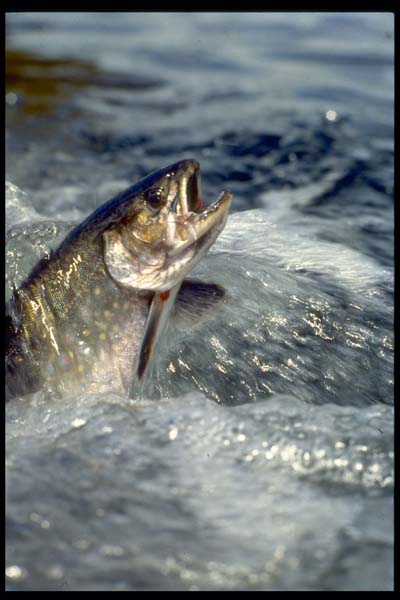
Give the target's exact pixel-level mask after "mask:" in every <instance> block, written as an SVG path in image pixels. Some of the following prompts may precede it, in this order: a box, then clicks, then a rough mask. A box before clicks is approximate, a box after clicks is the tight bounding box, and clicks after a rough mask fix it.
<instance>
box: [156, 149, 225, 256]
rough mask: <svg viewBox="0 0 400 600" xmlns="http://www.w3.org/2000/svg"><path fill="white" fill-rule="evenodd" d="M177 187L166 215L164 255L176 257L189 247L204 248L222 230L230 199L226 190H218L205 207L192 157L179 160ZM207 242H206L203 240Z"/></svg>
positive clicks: (198, 170)
mask: <svg viewBox="0 0 400 600" xmlns="http://www.w3.org/2000/svg"><path fill="white" fill-rule="evenodd" d="M180 170H181V173H179V176H178V178H177V190H176V193H175V197H174V199H173V201H172V203H171V205H170V210H169V212H168V216H167V239H168V241H169V242H170V244H171V250H170V251H169V252H168V256H170V257H172V256H176V254H178V253H180V252H183V251H184V250H186V249H188V248H189V247H192V246H196V248H197V249H199V248H200V247H201V246H203V245H205V244H206V245H207V248H208V247H209V246H210V245H211V244H212V243H213V242H214V241H215V239H216V238H217V237H218V235H219V233H220V232H221V231H222V229H223V227H224V225H225V222H226V219H227V216H228V211H229V206H230V204H231V201H232V194H231V193H230V192H222V193H221V194H220V196H219V197H218V198H217V200H215V202H213V203H212V204H210V205H208V206H205V204H204V202H203V198H202V195H201V183H200V165H199V163H198V162H197V161H195V160H186V161H182V165H181V169H180ZM207 242H209V243H207Z"/></svg>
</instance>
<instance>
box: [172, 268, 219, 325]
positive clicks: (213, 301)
mask: <svg viewBox="0 0 400 600" xmlns="http://www.w3.org/2000/svg"><path fill="white" fill-rule="evenodd" d="M228 299H229V295H228V292H227V291H226V289H225V288H224V287H222V286H221V285H218V284H217V283H206V282H205V281H200V280H199V279H185V280H184V281H183V282H182V285H181V287H180V289H179V292H178V294H177V296H176V300H175V305H174V310H173V312H172V315H171V316H172V318H173V319H174V322H175V324H176V325H177V326H178V327H180V328H187V327H193V326H195V325H196V324H197V323H200V322H202V321H204V320H205V319H208V318H209V317H210V316H211V315H212V314H213V313H214V312H216V311H217V310H218V309H219V308H220V307H221V305H222V304H223V303H225V302H227V300H228Z"/></svg>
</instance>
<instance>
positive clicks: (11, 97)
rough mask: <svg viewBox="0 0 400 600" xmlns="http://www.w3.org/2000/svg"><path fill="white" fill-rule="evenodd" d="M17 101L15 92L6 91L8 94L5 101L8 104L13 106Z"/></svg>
mask: <svg viewBox="0 0 400 600" xmlns="http://www.w3.org/2000/svg"><path fill="white" fill-rule="evenodd" d="M17 102H18V96H17V94H16V93H15V92H8V94H6V103H7V104H8V106H15V104H17Z"/></svg>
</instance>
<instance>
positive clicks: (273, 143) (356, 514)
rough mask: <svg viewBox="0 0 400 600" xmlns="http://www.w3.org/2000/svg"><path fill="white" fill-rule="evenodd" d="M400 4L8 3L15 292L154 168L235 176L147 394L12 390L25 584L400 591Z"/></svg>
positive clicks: (10, 438)
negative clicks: (155, 9)
mask: <svg viewBox="0 0 400 600" xmlns="http://www.w3.org/2000/svg"><path fill="white" fill-rule="evenodd" d="M393 25H394V24H393V16H392V15H390V14H384V13H375V14H373V13H370V14H368V13H357V14H356V13H354V14H352V13H298V14H296V13H259V14H257V13H241V14H238V13H19V14H17V13H14V14H11V13H9V14H8V15H7V20H6V43H7V82H6V85H7V87H6V176H7V189H6V204H7V213H6V217H7V246H6V258H7V282H6V284H7V285H6V287H7V294H9V293H10V291H11V289H12V286H13V284H15V285H18V283H19V282H20V281H21V280H22V279H23V277H24V276H26V275H27V273H28V272H29V270H30V268H31V267H32V266H33V265H34V264H35V262H36V261H37V260H38V258H39V257H41V256H43V255H45V254H46V253H47V252H48V251H49V249H50V248H51V247H54V246H55V245H57V243H58V242H59V241H60V240H62V239H63V237H64V236H65V234H66V232H67V231H68V230H69V229H70V228H71V226H72V225H73V224H76V223H78V222H79V221H81V220H82V219H83V218H84V217H85V216H87V215H88V214H89V213H90V212H91V211H92V210H93V209H94V208H95V207H97V206H98V205H100V204H101V203H102V202H104V201H105V200H107V199H109V198H110V197H112V196H113V195H114V194H116V193H118V192H120V191H122V190H124V189H125V188H126V187H128V186H130V185H132V183H134V182H135V181H136V180H138V179H139V178H140V177H141V176H143V175H146V174H147V173H149V172H150V171H152V170H155V169H158V168H161V167H162V166H165V165H167V164H169V163H172V162H174V161H175V160H179V159H181V158H190V157H193V158H197V159H198V160H199V162H200V164H201V168H202V188H203V196H204V198H205V200H206V201H211V200H214V199H215V198H216V196H217V195H218V194H219V192H220V191H222V190H223V189H230V190H231V191H232V192H233V193H234V201H233V205H232V209H231V216H230V217H229V220H228V224H227V226H226V229H225V231H224V232H223V234H222V235H221V237H220V238H219V239H218V241H217V243H216V244H215V246H214V247H213V248H212V249H211V250H210V252H209V254H208V255H207V256H206V257H205V258H204V259H203V260H202V262H201V263H200V264H199V265H198V267H197V268H196V273H195V274H196V276H198V277H200V278H203V279H206V280H207V279H208V280H212V281H216V282H218V283H220V284H221V285H224V287H225V288H226V289H227V290H228V292H229V302H228V303H227V304H226V305H224V306H223V307H222V308H221V309H220V310H219V311H218V312H217V313H215V314H213V315H212V316H211V317H210V318H209V319H208V320H207V321H203V322H201V323H199V324H197V325H196V326H194V327H186V326H184V327H182V323H181V326H179V325H176V324H174V323H171V325H170V330H169V332H168V335H167V336H165V338H164V340H163V342H162V347H161V348H160V352H159V355H158V357H157V360H156V362H155V365H154V368H153V370H152V373H151V378H150V380H149V382H148V384H147V386H146V388H145V390H144V391H143V393H142V394H141V395H140V396H137V397H135V398H133V399H131V400H129V399H126V398H123V397H120V396H118V395H116V394H103V395H100V394H97V395H96V394H92V395H85V396H80V397H69V398H64V399H63V400H60V399H58V398H55V397H54V398H53V397H45V396H44V395H43V394H41V393H40V392H39V393H37V394H34V395H30V396H27V397H25V398H18V399H15V400H14V401H12V402H10V403H9V404H8V405H7V413H6V417H7V430H6V434H7V439H6V443H7V464H6V466H7V557H6V565H7V568H6V580H7V588H8V589H9V590H35V589H37V590H142V589H143V590H203V589H204V590H240V589H241V590H243V589H245V590H279V591H283V590H310V591H311V590H391V589H393V449H394V448H393V375H394V373H393V164H394V161H393V145H394V142H393V123H394V95H393V87H394V77H393V58H394V56H393V55H394V43H393Z"/></svg>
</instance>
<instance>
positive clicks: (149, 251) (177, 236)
mask: <svg viewBox="0 0 400 600" xmlns="http://www.w3.org/2000/svg"><path fill="white" fill-rule="evenodd" d="M132 192H133V193H132V194H131V197H130V198H129V201H127V200H124V202H123V204H121V205H120V206H119V207H117V210H114V212H115V213H116V214H117V215H118V218H114V219H113V220H112V222H111V224H110V225H109V226H108V228H107V229H106V230H105V231H103V233H102V235H103V239H104V261H105V264H106V266H107V269H108V271H109V273H110V275H111V277H112V278H113V279H114V280H115V281H116V282H117V283H118V284H119V285H122V286H125V287H128V288H132V289H136V290H149V291H155V292H163V291H167V290H170V289H171V288H173V287H174V286H176V285H177V284H178V283H179V282H181V281H182V280H183V278H184V277H185V276H186V275H187V273H189V272H190V271H191V270H192V269H193V267H194V266H195V264H196V263H197V262H198V261H199V260H200V258H201V257H202V256H203V255H204V254H205V252H207V250H208V249H209V248H210V246H211V245H212V244H213V243H214V242H215V240H216V239H217V237H218V235H219V234H220V232H221V231H222V229H223V228H224V226H225V223H226V219H227V216H228V210H229V206H230V204H231V201H232V194H230V193H229V192H223V193H222V194H221V195H220V196H219V198H218V199H217V200H216V201H215V202H213V203H212V204H211V205H209V206H205V205H204V204H203V200H202V197H201V191H200V166H199V163H198V162H197V161H196V160H193V159H188V160H182V161H179V162H176V163H174V164H172V165H170V166H169V167H166V168H164V169H161V170H159V171H157V172H155V173H152V174H151V175H149V176H148V177H146V178H145V179H144V180H142V182H140V183H139V184H138V185H137V186H135V188H132ZM122 206H123V209H121V207H122Z"/></svg>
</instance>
